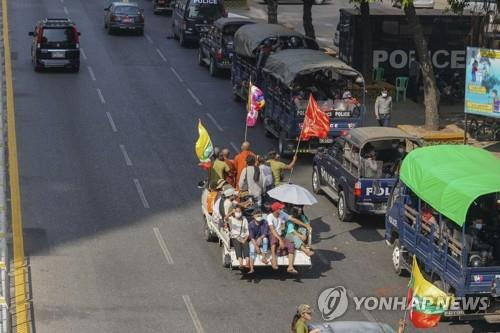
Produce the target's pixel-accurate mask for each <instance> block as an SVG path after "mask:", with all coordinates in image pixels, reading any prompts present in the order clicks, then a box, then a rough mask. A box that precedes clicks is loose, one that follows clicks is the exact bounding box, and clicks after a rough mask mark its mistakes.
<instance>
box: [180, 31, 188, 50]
mask: <svg viewBox="0 0 500 333" xmlns="http://www.w3.org/2000/svg"><path fill="white" fill-rule="evenodd" d="M179 44H180V46H182V47H186V46H187V42H186V36H184V32H182V31H181V32H180V34H179Z"/></svg>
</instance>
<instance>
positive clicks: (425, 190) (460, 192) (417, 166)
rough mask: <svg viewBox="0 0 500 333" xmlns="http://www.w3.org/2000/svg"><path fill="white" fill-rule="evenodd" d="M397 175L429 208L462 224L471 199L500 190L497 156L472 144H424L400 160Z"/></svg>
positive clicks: (499, 166) (499, 161)
mask: <svg viewBox="0 0 500 333" xmlns="http://www.w3.org/2000/svg"><path fill="white" fill-rule="evenodd" d="M400 179H401V181H402V182H403V183H404V184H405V185H406V186H408V187H409V188H410V189H411V190H412V191H413V192H414V193H415V194H416V195H417V196H418V197H419V198H420V199H422V200H424V201H425V202H426V203H428V204H429V205H430V206H431V207H432V208H434V209H435V210H437V211H438V212H440V213H441V214H442V215H444V216H446V217H447V218H449V219H451V220H452V221H454V222H455V223H457V224H458V225H459V226H463V224H464V223H465V218H466V215H467V211H468V210H469V206H470V205H471V204H472V202H473V201H474V200H476V199H477V198H478V197H480V196H482V195H485V194H490V193H496V192H500V159H498V158H496V157H495V156H493V155H492V154H491V153H489V152H488V151H486V150H484V149H480V148H474V147H471V146H460V145H438V146H430V147H423V148H418V149H415V150H413V151H412V152H410V153H409V154H408V156H406V158H405V159H404V160H403V164H402V166H401V172H400Z"/></svg>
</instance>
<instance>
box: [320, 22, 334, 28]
mask: <svg viewBox="0 0 500 333" xmlns="http://www.w3.org/2000/svg"><path fill="white" fill-rule="evenodd" d="M323 25H326V26H327V27H334V26H335V25H334V24H332V23H323Z"/></svg>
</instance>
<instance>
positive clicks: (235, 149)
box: [229, 141, 239, 152]
mask: <svg viewBox="0 0 500 333" xmlns="http://www.w3.org/2000/svg"><path fill="white" fill-rule="evenodd" d="M229 144H230V145H231V147H233V149H234V151H235V152H239V150H238V147H236V145H235V144H234V142H233V141H231V142H230V143H229Z"/></svg>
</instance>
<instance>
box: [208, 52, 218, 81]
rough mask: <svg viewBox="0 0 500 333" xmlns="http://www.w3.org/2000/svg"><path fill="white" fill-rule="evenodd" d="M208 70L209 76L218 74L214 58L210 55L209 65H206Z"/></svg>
mask: <svg viewBox="0 0 500 333" xmlns="http://www.w3.org/2000/svg"><path fill="white" fill-rule="evenodd" d="M208 72H209V73H210V76H214V77H215V76H217V74H219V69H218V68H217V66H216V65H215V59H214V58H213V57H210V65H209V67H208Z"/></svg>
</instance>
